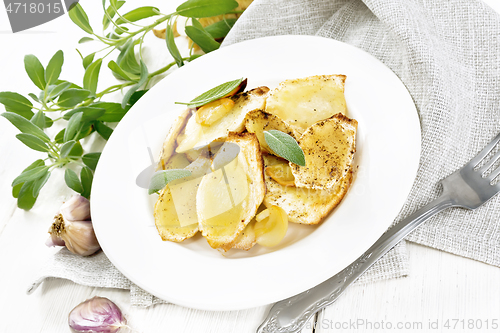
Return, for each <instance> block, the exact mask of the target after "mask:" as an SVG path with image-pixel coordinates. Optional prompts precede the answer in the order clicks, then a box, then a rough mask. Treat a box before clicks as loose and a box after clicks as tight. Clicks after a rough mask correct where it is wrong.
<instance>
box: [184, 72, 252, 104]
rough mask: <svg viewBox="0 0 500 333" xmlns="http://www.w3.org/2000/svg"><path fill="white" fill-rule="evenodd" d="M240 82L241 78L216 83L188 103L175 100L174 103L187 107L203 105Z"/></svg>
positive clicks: (221, 95)
mask: <svg viewBox="0 0 500 333" xmlns="http://www.w3.org/2000/svg"><path fill="white" fill-rule="evenodd" d="M241 82H243V78H241V79H238V80H233V81H229V82H226V83H223V84H221V85H218V86H217V87H215V88H212V89H210V90H208V91H206V92H204V93H203V94H201V95H200V96H198V97H196V98H194V99H193V100H191V102H188V103H184V102H175V104H185V105H187V106H189V107H199V106H203V105H205V104H208V103H210V102H213V101H215V100H217V99H219V98H222V97H224V96H226V95H227V94H229V93H230V92H231V91H233V90H234V89H236V88H237V87H238V86H239V85H240V84H241Z"/></svg>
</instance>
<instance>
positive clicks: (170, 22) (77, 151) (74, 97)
mask: <svg viewBox="0 0 500 333" xmlns="http://www.w3.org/2000/svg"><path fill="white" fill-rule="evenodd" d="M124 4H125V1H119V0H102V6H103V11H104V15H103V18H102V33H101V34H98V33H96V32H95V30H94V28H93V27H92V26H91V25H90V22H89V18H88V16H87V13H86V12H85V10H84V9H83V7H82V6H81V5H80V4H77V5H75V6H74V7H73V8H72V9H71V10H70V11H69V12H68V14H69V16H70V18H71V20H72V21H73V22H74V23H75V24H76V25H77V26H78V27H80V28H81V29H82V30H83V31H84V32H85V33H86V34H87V36H85V37H83V38H81V39H80V40H79V43H87V42H93V43H96V44H100V45H101V46H100V47H96V51H95V52H92V53H90V54H88V55H85V56H84V55H82V54H81V52H80V51H79V50H77V52H78V54H79V55H80V57H81V59H82V65H83V67H84V69H85V73H84V76H83V80H82V81H81V83H74V82H71V81H67V80H62V79H60V76H61V72H62V67H63V64H64V54H63V52H62V51H57V52H56V53H55V54H54V56H53V57H52V58H51V59H50V61H49V62H48V64H47V65H46V66H43V65H42V64H41V62H40V61H39V59H38V58H37V57H36V56H34V55H27V56H25V58H24V66H25V69H26V73H27V74H28V76H29V77H30V79H31V81H32V82H33V84H34V85H35V86H36V87H37V88H38V89H39V92H38V93H37V94H34V93H29V94H28V95H27V96H23V95H21V94H19V93H16V92H9V91H4V92H0V103H1V104H3V105H4V106H5V110H6V112H4V113H3V114H1V115H2V116H3V117H4V118H6V119H7V120H8V121H10V122H11V123H12V124H13V125H14V126H15V127H17V129H18V130H19V131H20V132H21V133H19V134H17V135H16V138H17V139H18V140H20V141H21V142H22V143H24V144H25V145H26V146H27V147H29V148H31V149H33V150H36V151H40V152H44V153H46V154H47V157H46V158H44V159H38V160H36V161H34V162H33V163H32V164H30V165H29V166H28V167H27V168H26V169H24V170H23V171H22V172H21V174H20V175H19V176H18V177H16V178H15V179H14V181H13V182H12V195H13V196H14V197H15V198H17V204H18V207H20V208H23V209H26V210H29V209H31V208H32V207H33V205H34V204H35V202H36V200H37V198H38V195H39V193H40V190H41V188H42V187H43V186H44V185H45V184H46V182H47V180H48V179H49V178H50V175H51V172H52V171H53V170H54V169H56V168H65V173H64V180H65V182H66V184H67V186H68V187H69V188H71V189H73V190H74V191H76V192H78V193H80V194H81V195H83V196H85V197H87V198H89V197H90V189H91V185H92V180H93V175H94V171H95V169H96V166H97V163H98V161H99V157H100V152H97V151H90V152H86V151H84V149H83V147H82V144H81V141H82V140H85V139H86V138H87V137H89V136H91V135H93V134H94V133H97V135H100V136H101V137H103V138H104V139H105V140H108V139H109V137H110V136H111V134H112V133H113V129H112V128H111V127H109V126H108V125H109V123H117V122H119V121H120V120H121V119H122V118H123V117H124V116H125V114H126V113H127V111H128V110H129V109H130V107H131V106H132V105H134V104H135V103H136V102H137V100H139V99H140V98H141V97H142V96H143V95H144V94H145V93H146V92H147V89H146V88H147V85H148V84H149V82H150V80H151V79H152V78H154V77H156V76H158V75H160V74H163V73H165V72H167V71H168V70H170V69H171V68H174V67H176V66H177V67H181V66H183V65H184V64H185V63H187V62H190V61H193V60H194V59H196V58H197V57H199V55H193V54H192V49H191V52H190V55H189V57H182V56H181V54H180V52H179V49H178V48H177V45H176V43H175V39H174V29H175V26H174V24H175V22H176V20H177V18H178V17H179V16H183V17H187V18H190V19H191V21H192V25H188V26H186V30H185V32H186V35H187V36H188V37H189V38H190V39H191V40H192V41H193V42H194V43H195V44H197V45H198V46H199V47H200V49H201V50H203V51H204V52H205V53H208V52H212V51H214V50H216V49H218V48H219V46H220V43H219V41H220V40H221V38H224V37H225V35H226V34H227V33H228V32H229V30H230V28H231V27H232V25H233V24H234V22H235V21H236V20H235V19H225V18H224V19H223V20H222V21H220V22H217V23H214V24H212V25H209V26H207V27H203V26H202V25H201V24H200V22H199V21H198V20H197V19H199V18H203V17H212V16H217V15H226V14H231V13H235V12H240V11H235V9H236V8H237V7H238V3H237V2H236V1H234V0H188V1H186V2H184V3H183V4H181V5H180V6H179V7H177V9H176V11H175V12H174V13H170V14H163V13H161V12H160V10H159V9H158V8H155V7H151V6H143V7H139V8H135V9H133V10H131V11H129V12H127V13H123V14H122V13H120V8H121V7H122V6H123V5H124ZM151 17H155V18H156V20H155V21H154V22H153V23H151V24H148V25H141V24H139V23H138V22H139V21H141V20H143V19H146V18H151ZM163 25H164V26H165V28H166V47H167V49H168V50H169V52H170V54H171V55H172V57H173V58H174V61H173V62H171V63H169V64H168V65H166V66H165V67H163V68H160V69H158V70H156V71H154V72H151V73H150V72H149V70H148V68H147V66H146V64H145V62H144V60H143V58H142V46H143V43H144V37H145V36H146V35H147V34H148V33H150V32H151V31H152V30H153V29H155V28H157V27H158V26H160V27H163ZM114 51H118V55H117V57H116V59H113V60H109V59H108V58H109V57H110V56H111V55H112V54H116V52H114ZM137 55H138V59H137ZM105 61H106V62H107V67H108V69H109V70H111V72H112V74H113V75H114V76H115V77H116V79H117V80H119V83H117V84H115V85H112V86H110V87H107V88H105V89H103V90H102V91H99V92H98V91H97V83H98V80H99V76H100V75H101V69H102V67H103V62H105ZM117 91H124V96H123V99H122V102H121V103H114V102H106V101H104V100H103V99H104V98H105V97H106V95H108V94H111V93H114V92H117ZM54 112H59V115H58V116H51V117H49V116H47V114H52V113H54ZM54 122H58V123H59V124H62V125H63V127H64V128H63V129H62V130H61V131H59V132H58V133H57V134H55V135H54V136H53V137H49V136H48V135H47V133H46V129H47V128H49V127H51V126H52V125H53V124H54ZM94 135H95V134H94ZM74 169H75V170H79V171H78V172H75V171H73V170H74Z"/></svg>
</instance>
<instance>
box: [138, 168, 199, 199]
mask: <svg viewBox="0 0 500 333" xmlns="http://www.w3.org/2000/svg"><path fill="white" fill-rule="evenodd" d="M189 176H191V171H189V170H184V169H170V170H160V171H157V172H155V174H154V175H153V177H151V180H150V181H149V190H148V194H153V193H155V192H158V191H159V190H161V189H162V188H164V187H165V186H167V184H168V183H170V182H171V181H173V180H176V179H180V178H184V177H189Z"/></svg>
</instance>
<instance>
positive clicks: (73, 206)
mask: <svg viewBox="0 0 500 333" xmlns="http://www.w3.org/2000/svg"><path fill="white" fill-rule="evenodd" d="M88 218H90V204H89V201H88V200H87V199H85V198H84V197H82V196H80V195H75V196H73V197H72V198H71V199H70V200H68V201H67V202H66V203H64V204H63V205H62V206H61V210H60V213H59V214H57V215H56V216H55V217H54V222H53V223H52V225H51V226H50V228H49V234H50V237H49V239H48V240H47V242H46V243H45V244H46V245H47V246H66V247H67V248H68V250H70V251H71V252H73V253H75V254H79V255H81V256H89V255H91V254H93V253H95V252H96V251H98V250H99V249H100V248H101V247H100V246H99V243H98V242H97V238H96V236H95V233H94V228H93V227H92V221H85V219H88ZM75 219H78V220H75Z"/></svg>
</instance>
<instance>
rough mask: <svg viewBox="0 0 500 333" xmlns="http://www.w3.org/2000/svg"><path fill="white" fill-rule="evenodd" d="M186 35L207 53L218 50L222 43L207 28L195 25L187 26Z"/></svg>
mask: <svg viewBox="0 0 500 333" xmlns="http://www.w3.org/2000/svg"><path fill="white" fill-rule="evenodd" d="M185 30H186V35H188V37H189V38H191V40H192V41H193V42H194V43H195V44H197V45H198V46H199V47H200V48H201V49H202V50H203V52H205V53H210V52H212V51H215V50H217V49H218V48H219V47H220V44H219V43H218V42H217V41H216V40H215V39H214V38H213V37H212V35H210V34H209V33H208V32H206V31H205V29H199V28H197V27H195V26H187V27H186V29H185Z"/></svg>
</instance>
